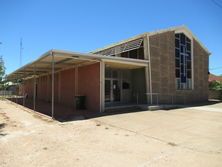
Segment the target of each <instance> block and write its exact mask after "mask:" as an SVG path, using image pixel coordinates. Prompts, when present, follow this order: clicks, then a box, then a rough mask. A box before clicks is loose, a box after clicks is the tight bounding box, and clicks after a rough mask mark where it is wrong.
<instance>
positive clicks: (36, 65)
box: [7, 50, 148, 81]
mask: <svg viewBox="0 0 222 167" xmlns="http://www.w3.org/2000/svg"><path fill="white" fill-rule="evenodd" d="M53 60H54V71H55V72H56V71H59V70H63V69H66V68H70V67H74V66H75V65H78V66H82V65H87V64H90V63H95V62H100V61H104V62H106V63H107V64H109V65H110V66H115V67H117V66H118V67H119V68H128V69H132V68H139V67H145V66H147V65H148V60H138V59H129V58H122V57H110V56H103V55H98V54H91V53H90V54H83V53H77V52H69V51H62V50H50V51H48V52H46V53H45V54H43V55H42V56H41V57H40V58H38V59H37V60H35V61H33V62H31V63H29V64H27V65H25V66H23V67H21V68H19V69H17V70H16V71H14V72H12V73H11V74H9V75H8V76H7V80H8V81H13V80H17V79H26V78H31V77H33V76H40V75H44V74H47V73H51V72H52V63H53Z"/></svg>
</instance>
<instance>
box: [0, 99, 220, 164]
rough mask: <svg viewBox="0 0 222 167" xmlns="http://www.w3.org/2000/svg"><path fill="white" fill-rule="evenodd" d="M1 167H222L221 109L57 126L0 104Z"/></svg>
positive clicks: (152, 113)
mask: <svg viewBox="0 0 222 167" xmlns="http://www.w3.org/2000/svg"><path fill="white" fill-rule="evenodd" d="M0 166H1V167H6V166H7V167H12V166H16V167H20V166H21V167H26V166H27V167H32V166H46V167H49V166H53V167H54V166H59V167H61V166H66V167H67V166H70V167H71V166H87V167H88V166H95V167H99V166H103V167H106V166H115V167H118V166H121V167H123V166H127V167H130V166H133V167H134V166H135V167H137V166H138V167H144V166H159V167H172V166H182V167H183V166H184V167H187V166H193V167H194V166H195V167H197V166H200V167H204V166H206V167H215V166H218V167H221V166H222V103H217V104H214V105H206V106H199V107H191V108H184V109H175V110H167V111H164V110H159V111H144V112H135V113H126V114H119V115H110V116H104V117H98V118H93V119H88V120H79V121H71V122H65V123H60V122H57V121H52V120H51V119H50V118H48V117H45V116H41V115H39V114H36V113H34V112H30V111H25V110H24V109H23V108H22V107H19V106H18V105H15V104H13V103H11V102H9V101H2V100H0Z"/></svg>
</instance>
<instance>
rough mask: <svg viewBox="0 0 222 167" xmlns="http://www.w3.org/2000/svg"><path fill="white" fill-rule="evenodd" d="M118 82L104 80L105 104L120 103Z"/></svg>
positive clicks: (115, 80)
mask: <svg viewBox="0 0 222 167" xmlns="http://www.w3.org/2000/svg"><path fill="white" fill-rule="evenodd" d="M120 97H121V89H120V81H119V80H117V79H106V80H105V102H120Z"/></svg>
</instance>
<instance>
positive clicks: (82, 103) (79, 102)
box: [75, 95, 86, 110]
mask: <svg viewBox="0 0 222 167" xmlns="http://www.w3.org/2000/svg"><path fill="white" fill-rule="evenodd" d="M75 104H76V109H77V110H83V109H86V96H82V95H78V96H75Z"/></svg>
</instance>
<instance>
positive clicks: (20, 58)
mask: <svg viewBox="0 0 222 167" xmlns="http://www.w3.org/2000/svg"><path fill="white" fill-rule="evenodd" d="M23 49H24V48H23V45H22V38H20V55H19V65H20V67H21V66H22V51H23Z"/></svg>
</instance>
